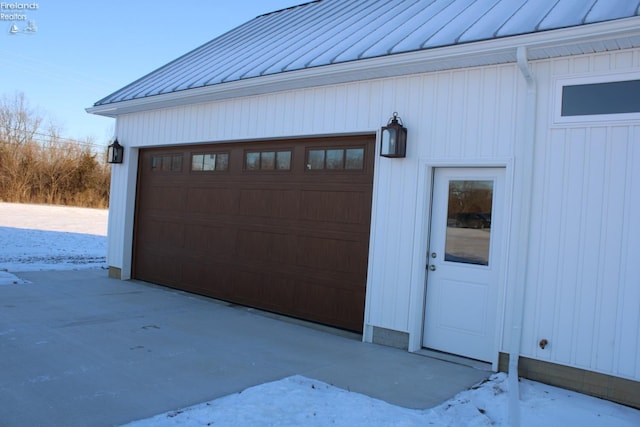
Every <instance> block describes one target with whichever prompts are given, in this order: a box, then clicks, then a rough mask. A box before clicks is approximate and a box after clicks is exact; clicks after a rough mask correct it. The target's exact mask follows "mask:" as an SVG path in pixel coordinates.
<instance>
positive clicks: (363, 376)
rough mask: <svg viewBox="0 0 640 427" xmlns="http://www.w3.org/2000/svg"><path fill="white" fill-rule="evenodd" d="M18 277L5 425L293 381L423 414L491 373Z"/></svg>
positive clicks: (44, 275) (165, 295)
mask: <svg viewBox="0 0 640 427" xmlns="http://www.w3.org/2000/svg"><path fill="white" fill-rule="evenodd" d="M18 275H19V277H21V278H23V279H25V280H29V281H31V282H32V283H31V284H27V285H8V286H0V306H1V307H0V361H1V369H0V402H1V404H0V420H1V421H0V424H2V425H3V426H25V425H29V426H37V425H64V426H91V425H118V424H122V423H126V422H130V421H133V420H137V419H142V418H147V417H150V416H153V415H157V414H160V413H163V412H166V411H170V410H176V409H180V408H184V407H187V406H191V405H194V404H197V403H202V402H205V401H209V400H212V399H216V398H218V397H222V396H225V395H228V394H232V393H237V392H240V391H242V390H244V389H246V388H248V387H252V386H255V385H259V384H263V383H265V382H270V381H275V380H279V379H282V378H285V377H288V376H291V375H296V374H299V375H303V376H305V377H308V378H313V379H317V380H320V381H324V382H326V383H329V384H332V385H335V386H337V387H341V388H343V389H346V390H350V391H353V392H358V393H363V394H366V395H368V396H371V397H374V398H377V399H382V400H385V401H387V402H389V403H392V404H394V405H399V406H403V407H407V408H420V409H426V408H430V407H433V406H436V405H438V404H440V403H442V402H443V401H445V400H447V399H449V398H451V397H452V396H454V395H455V394H457V393H458V392H460V391H462V390H464V389H467V388H469V387H470V386H472V385H474V384H476V383H478V382H480V381H482V380H483V379H485V378H487V377H488V376H489V375H490V372H488V371H483V370H478V369H474V368H470V367H467V366H462V365H460V364H455V363H450V362H446V361H441V360H436V359H433V358H429V357H424V356H420V355H416V354H410V353H408V352H406V351H403V350H398V349H394V348H389V347H384V346H379V345H374V344H365V343H362V342H361V341H360V337H359V336H356V335H352V334H347V333H332V332H331V331H323V330H321V329H318V328H309V327H306V326H305V325H303V324H299V323H298V322H289V321H282V320H279V319H278V318H276V317H273V316H265V315H264V314H262V313H261V312H259V311H256V310H251V309H247V308H243V307H237V306H233V305H230V304H226V303H221V302H218V301H216V300H213V299H209V298H204V297H200V296H197V295H192V294H188V293H185V292H181V291H176V290H172V289H169V288H165V287H161V286H155V285H150V284H146V283H142V282H136V281H120V280H115V279H109V278H108V277H107V272H106V271H104V270H80V271H62V272H29V273H18ZM334 332H335V331H334Z"/></svg>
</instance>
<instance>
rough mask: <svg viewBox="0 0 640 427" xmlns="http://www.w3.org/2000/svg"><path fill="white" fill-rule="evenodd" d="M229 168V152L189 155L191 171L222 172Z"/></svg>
mask: <svg viewBox="0 0 640 427" xmlns="http://www.w3.org/2000/svg"><path fill="white" fill-rule="evenodd" d="M228 169H229V153H204V154H200V153H199V154H192V155H191V171H192V172H223V171H226V170H228Z"/></svg>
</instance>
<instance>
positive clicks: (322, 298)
mask: <svg viewBox="0 0 640 427" xmlns="http://www.w3.org/2000/svg"><path fill="white" fill-rule="evenodd" d="M373 160H374V138H373V137H372V136H366V137H363V136H360V137H348V138H331V139H312V140H286V141H276V142H259V143H242V144H216V145H187V146H181V147H170V148H166V147H165V148H153V149H145V150H142V151H141V153H140V165H139V166H140V169H139V182H138V193H137V194H138V200H137V205H136V206H137V208H136V224H135V238H134V248H135V249H134V277H136V278H137V279H141V280H145V281H149V282H154V283H159V284H163V285H167V286H170V287H174V288H178V289H183V290H187V291H190V292H195V293H199V294H203V295H208V296H212V297H215V298H220V299H223V300H227V301H231V302H235V303H239V304H243V305H248V306H252V307H257V308H261V309H265V310H269V311H273V312H277V313H282V314H286V315H290V316H294V317H299V318H303V319H307V320H312V321H315V322H319V323H324V324H328V325H333V326H338V327H341V328H345V329H349V330H353V331H359V332H360V331H362V323H363V318H364V299H365V285H366V274H367V257H368V245H369V225H370V216H371V197H372V185H373V184H372V183H373Z"/></svg>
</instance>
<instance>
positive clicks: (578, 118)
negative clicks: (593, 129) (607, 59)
mask: <svg viewBox="0 0 640 427" xmlns="http://www.w3.org/2000/svg"><path fill="white" fill-rule="evenodd" d="M623 77H626V79H622V78H623ZM557 93H558V94H559V97H558V98H559V100H558V102H557V103H556V120H555V121H556V122H558V123H563V122H587V121H588V122H594V121H609V120H629V119H638V118H640V75H638V74H637V73H636V74H635V75H625V76H617V79H616V78H613V77H611V76H597V77H592V78H586V77H585V78H580V79H571V80H564V81H559V82H558V90H557Z"/></svg>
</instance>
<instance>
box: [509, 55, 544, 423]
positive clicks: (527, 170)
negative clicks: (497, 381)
mask: <svg viewBox="0 0 640 427" xmlns="http://www.w3.org/2000/svg"><path fill="white" fill-rule="evenodd" d="M516 56H517V62H518V67H519V68H520V72H521V73H522V77H524V79H525V81H526V82H527V95H526V99H525V111H524V124H523V133H522V139H521V140H520V141H519V144H518V145H517V148H516V165H519V168H520V171H519V172H520V176H521V179H520V180H518V181H517V182H519V183H520V186H518V188H517V189H516V191H517V192H518V193H519V194H520V195H521V196H520V197H519V200H517V201H515V202H516V203H518V204H517V206H519V215H518V222H519V226H518V233H517V234H518V236H517V238H516V241H517V242H518V251H517V257H516V267H515V269H516V270H515V271H516V274H515V280H514V282H513V283H514V285H515V286H514V287H515V289H514V298H513V311H512V329H511V340H510V344H511V345H510V349H509V379H508V384H509V405H508V406H509V425H511V426H513V427H519V426H520V386H519V382H518V360H519V358H520V347H521V342H522V323H523V312H524V296H525V283H526V279H527V275H528V274H527V273H528V265H529V237H530V235H531V226H530V223H531V206H532V200H531V197H532V196H531V195H532V194H533V166H534V147H535V141H536V135H535V131H536V116H537V114H536V96H537V86H536V81H535V79H534V77H533V74H532V73H531V69H530V68H529V63H528V59H527V48H526V47H525V46H519V47H518V48H517V51H516ZM518 157H520V158H519V159H518Z"/></svg>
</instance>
